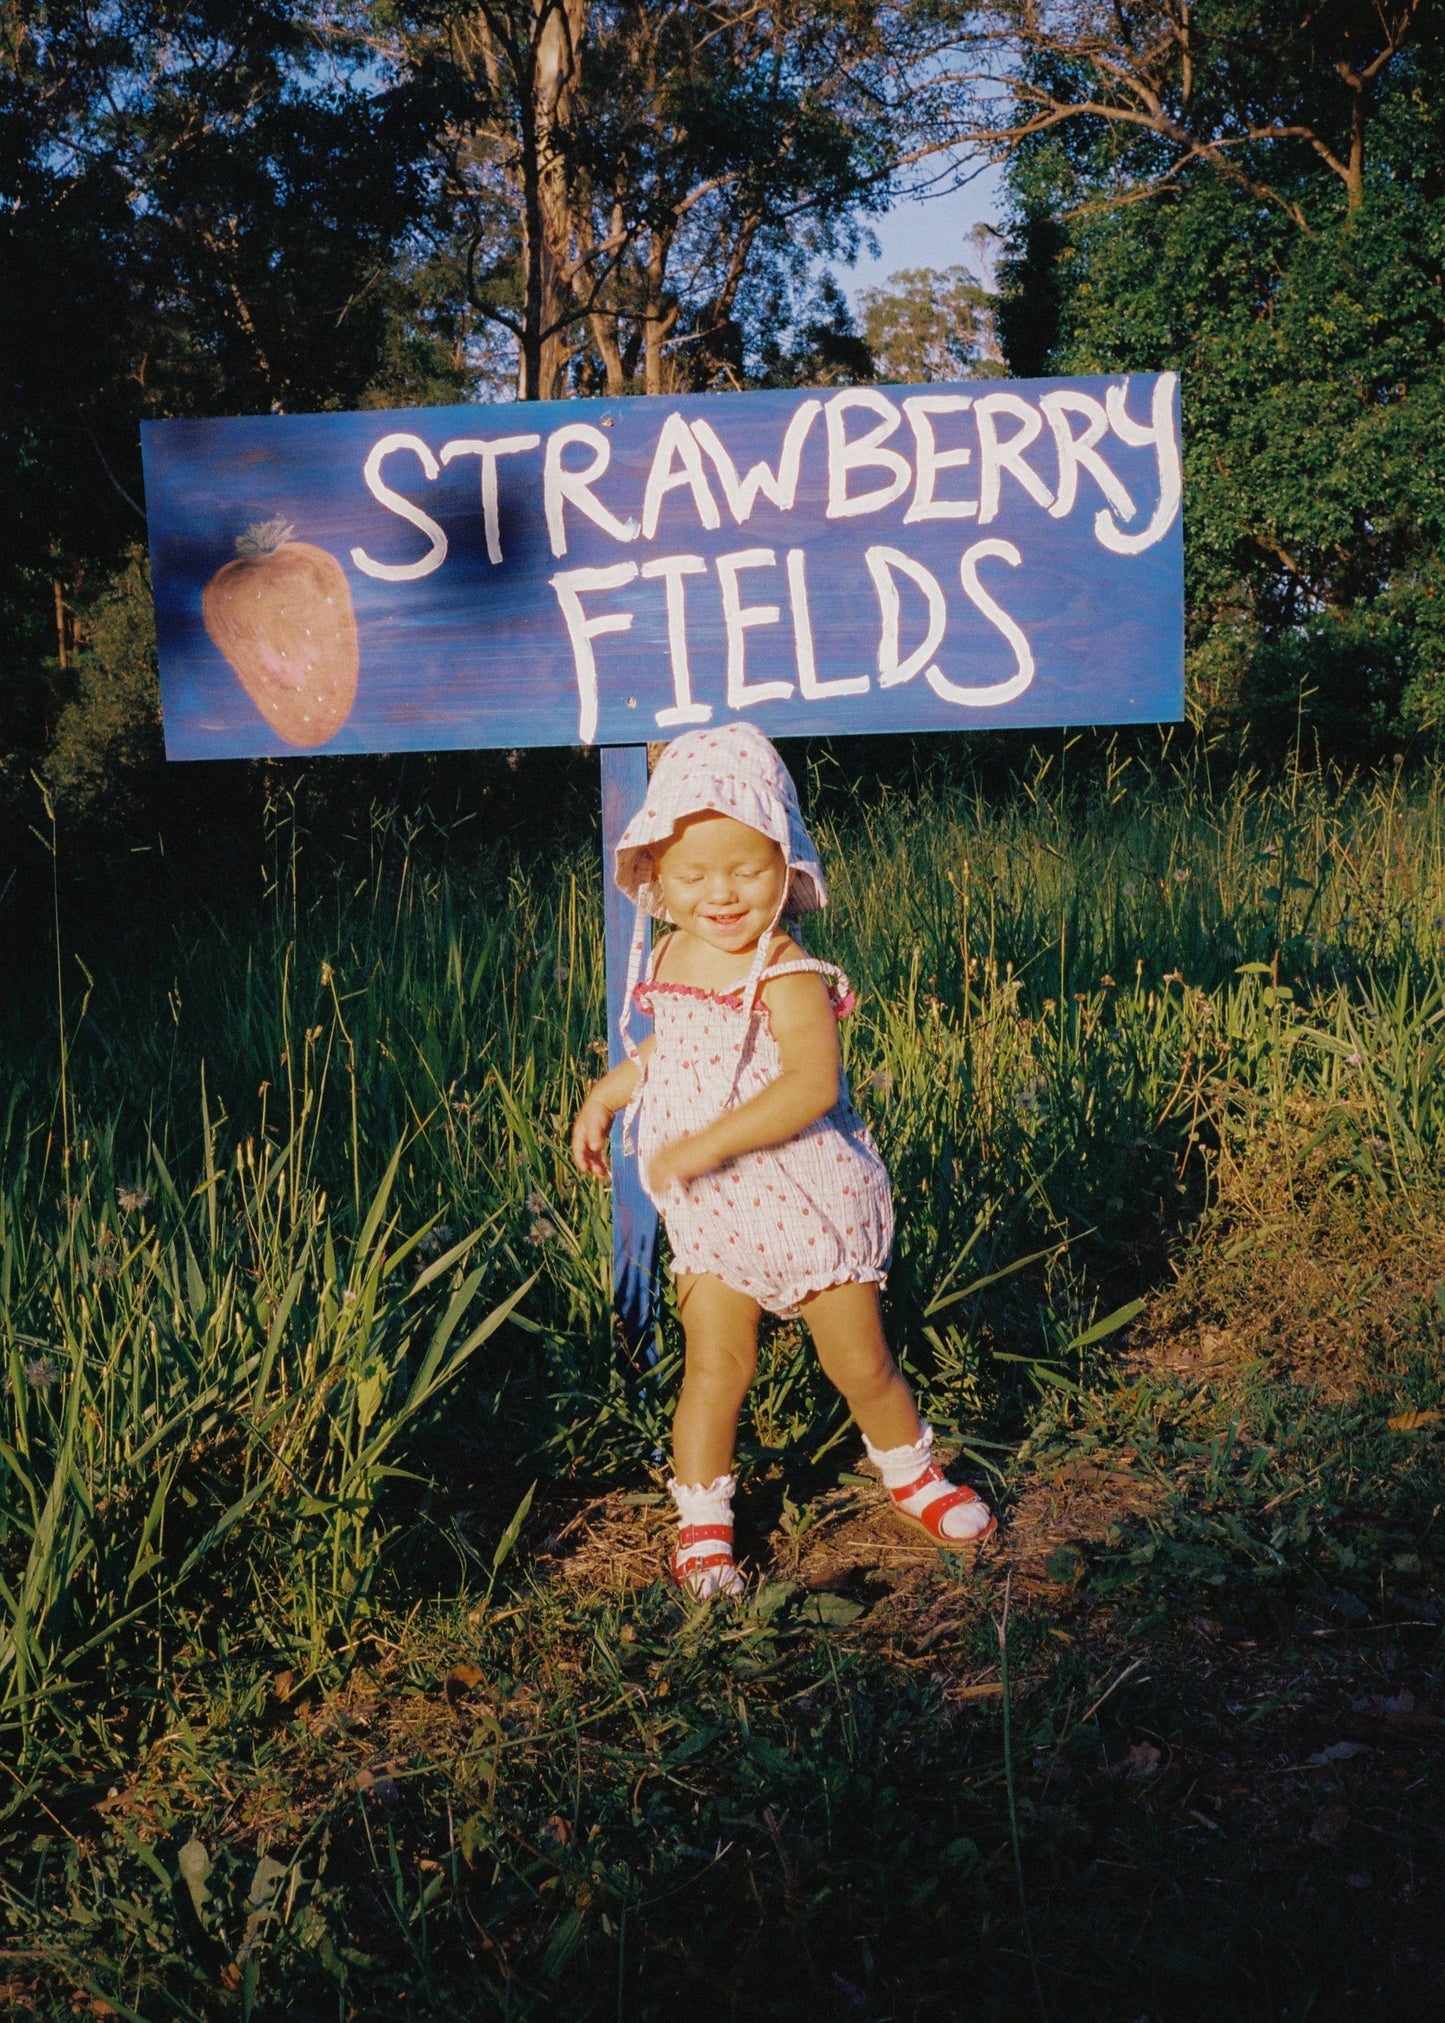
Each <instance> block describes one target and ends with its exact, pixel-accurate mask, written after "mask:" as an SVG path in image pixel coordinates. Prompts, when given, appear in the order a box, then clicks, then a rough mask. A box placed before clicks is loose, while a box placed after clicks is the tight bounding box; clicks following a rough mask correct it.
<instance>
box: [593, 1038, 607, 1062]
mask: <svg viewBox="0 0 1445 2023" xmlns="http://www.w3.org/2000/svg"><path fill="white" fill-rule="evenodd" d="M591 1051H592V1052H593V1053H594V1054H595V1055H596V1057H597V1059H598V1060H599V1061H605V1060H606V1059H607V1042H606V1040H594V1041H593V1042H592V1048H591Z"/></svg>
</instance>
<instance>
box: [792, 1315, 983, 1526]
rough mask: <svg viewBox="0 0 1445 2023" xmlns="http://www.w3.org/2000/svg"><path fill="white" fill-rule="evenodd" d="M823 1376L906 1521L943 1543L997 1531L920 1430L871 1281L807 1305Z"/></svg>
mask: <svg viewBox="0 0 1445 2023" xmlns="http://www.w3.org/2000/svg"><path fill="white" fill-rule="evenodd" d="M803 1317H804V1319H805V1320H806V1321H807V1323H808V1327H809V1330H810V1331H811V1333H812V1337H813V1343H814V1346H815V1347H816V1349H817V1351H818V1361H819V1362H820V1363H821V1364H822V1366H823V1374H824V1375H825V1376H826V1377H827V1378H828V1379H829V1381H830V1382H831V1383H833V1384H836V1385H837V1387H838V1389H839V1390H840V1391H841V1392H842V1393H843V1396H844V1398H845V1399H846V1400H847V1403H848V1409H849V1411H850V1412H851V1413H852V1414H853V1417H854V1419H855V1420H856V1421H857V1423H858V1427H859V1430H860V1431H861V1433H862V1435H863V1444H864V1446H865V1447H866V1448H867V1449H868V1454H869V1458H870V1459H871V1460H872V1461H874V1462H875V1463H876V1464H877V1467H878V1471H879V1473H880V1474H881V1475H882V1477H883V1486H884V1488H885V1489H887V1491H888V1493H889V1494H890V1496H891V1497H892V1498H893V1501H894V1503H895V1504H896V1505H897V1507H898V1508H899V1509H900V1510H901V1511H902V1512H903V1514H904V1516H905V1517H911V1518H912V1519H913V1520H914V1521H915V1522H916V1523H918V1524H921V1525H922V1526H923V1527H924V1529H925V1530H926V1531H928V1532H929V1533H930V1534H931V1535H932V1536H933V1537H934V1538H937V1539H939V1540H941V1541H942V1542H943V1543H944V1544H950V1543H956V1544H960V1545H962V1544H967V1543H969V1542H970V1541H972V1540H975V1539H978V1538H982V1537H984V1536H985V1535H986V1534H987V1533H988V1532H990V1531H992V1530H993V1528H994V1520H993V1517H992V1515H991V1513H990V1512H989V1509H988V1506H987V1505H986V1504H985V1503H983V1502H981V1501H980V1499H979V1498H978V1497H977V1496H975V1495H974V1493H973V1491H972V1490H971V1489H958V1488H955V1487H954V1486H953V1484H952V1483H950V1482H949V1481H948V1480H947V1478H946V1477H945V1476H944V1475H943V1473H942V1471H941V1470H940V1469H939V1468H938V1467H937V1465H936V1464H935V1462H934V1460H933V1456H932V1453H931V1449H932V1446H933V1432H932V1429H931V1428H930V1427H927V1426H923V1425H920V1423H919V1419H918V1408H917V1406H916V1405H915V1404H914V1402H913V1393H912V1391H911V1390H910V1389H909V1387H908V1384H907V1381H906V1379H905V1378H904V1376H903V1374H902V1372H901V1371H900V1370H899V1368H898V1365H897V1364H896V1363H895V1362H894V1360H893V1358H892V1356H891V1355H890V1354H889V1350H888V1341H887V1338H886V1336H885V1335H884V1333H883V1316H882V1313H881V1312H880V1310H879V1306H878V1288H877V1286H876V1285H871V1284H850V1285H835V1286H830V1287H829V1288H828V1290H827V1291H826V1292H820V1293H815V1294H814V1295H813V1297H812V1298H811V1299H810V1300H806V1301H805V1302H804V1304H803Z"/></svg>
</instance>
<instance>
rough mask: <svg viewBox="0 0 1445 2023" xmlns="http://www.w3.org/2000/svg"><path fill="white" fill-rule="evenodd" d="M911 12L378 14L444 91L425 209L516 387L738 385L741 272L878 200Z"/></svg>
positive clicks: (577, 3)
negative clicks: (430, 204)
mask: <svg viewBox="0 0 1445 2023" xmlns="http://www.w3.org/2000/svg"><path fill="white" fill-rule="evenodd" d="M916 11H917V10H914V9H911V8H909V7H908V6H906V5H905V6H902V7H896V8H893V9H891V10H890V9H889V8H887V7H885V6H883V5H880V4H877V0H821V4H818V0H782V4H779V5H774V6H772V7H771V8H764V7H759V6H757V5H756V4H753V0H697V4H682V0H671V4H666V0H665V4H658V0H441V4H439V5H432V4H427V5H424V6H417V5H415V4H412V5H410V6H409V7H408V8H407V9H406V10H405V11H404V12H403V13H402V14H401V15H400V16H399V17H398V22H399V25H398V26H397V28H396V30H395V32H394V34H393V35H392V36H391V39H390V40H389V41H388V40H387V39H386V32H385V24H384V23H383V24H381V25H380V26H378V27H377V28H376V29H375V30H374V31H373V32H374V34H375V35H376V36H377V37H378V38H379V40H378V41H377V45H376V46H377V47H378V48H379V49H385V50H386V51H387V53H388V58H389V60H390V61H392V62H393V63H394V64H395V65H396V66H397V67H398V70H399V71H405V72H406V73H407V74H409V75H411V76H413V77H415V78H416V79H417V80H418V82H419V84H420V85H421V87H422V88H423V89H424V91H425V92H426V93H427V94H428V95H429V97H430V98H431V100H432V101H433V102H434V103H435V104H436V105H437V106H438V107H440V108H442V109H443V110H444V119H443V120H442V123H441V125H440V126H439V129H438V136H439V137H438V148H439V155H440V159H441V161H442V164H443V183H442V190H441V205H440V210H439V225H438V229H439V231H440V233H441V234H442V235H443V236H445V235H446V234H447V233H448V232H450V233H452V234H454V235H455V237H456V239H457V240H458V241H459V242H460V243H462V244H463V245H464V246H465V255H464V258H463V259H462V261H461V265H462V266H463V268H464V270H465V273H466V276H467V285H468V301H469V303H470V306H471V307H472V309H473V310H474V311H475V312H476V313H477V314H478V315H480V316H482V317H485V318H488V319H490V320H492V321H493V322H494V323H496V324H498V325H500V326H501V327H503V328H504V329H506V330H507V331H509V332H510V333H511V335H512V336H513V338H514V339H515V341H516V344H517V349H518V359H519V370H518V389H519V392H520V393H521V395H522V397H523V398H524V399H526V398H538V397H543V396H555V395H556V394H558V393H561V392H562V391H564V390H565V389H566V388H567V387H568V386H579V385H580V386H590V385H594V384H595V385H596V386H597V387H598V388H599V390H601V389H603V388H605V390H606V391H607V392H609V393H614V394H616V393H621V392H623V391H626V390H628V389H630V388H632V387H633V386H634V385H635V386H637V387H638V389H639V390H641V391H646V392H649V393H657V392H661V391H663V390H664V388H665V387H667V386H670V385H671V386H691V387H702V386H708V385H712V384H718V383H721V384H730V383H731V384H737V383H739V379H740V374H741V371H742V355H743V352H744V350H745V349H746V341H747V340H746V337H745V333H744V329H743V324H744V322H745V321H746V317H747V309H748V304H747V300H746V295H747V289H748V287H749V285H753V286H754V287H756V288H758V289H759V290H760V291H761V292H766V290H767V289H768V288H773V289H774V290H775V288H776V283H777V280H778V277H779V275H780V274H782V273H785V272H792V273H793V274H794V275H797V276H801V275H802V273H803V271H804V270H805V268H806V266H807V264H808V261H809V259H810V257H812V256H814V255H816V254H818V253H822V252H832V251H836V250H839V249H840V248H842V249H844V250H849V249H851V246H852V245H853V244H854V243H855V232H856V220H857V219H858V218H859V217H860V216H863V215H866V214H867V213H868V212H869V211H870V210H872V209H877V208H881V206H882V205H883V203H884V202H885V201H886V196H887V191H888V186H889V179H890V177H891V176H892V174H893V172H894V170H895V168H896V167H897V165H898V163H899V161H900V160H902V159H903V158H904V157H905V155H906V152H907V150H906V145H905V129H906V131H907V133H908V134H913V133H915V132H916V127H917V120H916V118H915V117H914V116H913V115H912V114H910V113H908V112H907V111H906V107H907V105H908V92H907V88H906V86H907V78H908V75H909V72H910V68H911V66H913V65H914V64H916V62H917V61H918V60H919V58H920V55H921V53H922V52H923V50H924V48H925V40H926V38H925V37H924V35H923V32H922V30H921V28H920V27H918V26H916V25H915V23H914V14H915V12H916ZM388 18H389V17H388ZM930 32H931V31H930ZM921 102H922V101H921V100H920V103H921ZM930 102H931V101H930ZM901 108H905V110H901ZM499 221H510V223H509V226H508V225H507V224H505V223H504V224H500V225H499Z"/></svg>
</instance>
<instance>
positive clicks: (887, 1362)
mask: <svg viewBox="0 0 1445 2023" xmlns="http://www.w3.org/2000/svg"><path fill="white" fill-rule="evenodd" d="M819 1361H820V1362H821V1363H822V1365H823V1374H824V1375H825V1376H826V1377H827V1379H828V1381H829V1382H830V1383H831V1384H832V1385H833V1386H834V1388H835V1389H836V1390H838V1391H841V1392H842V1394H843V1396H844V1397H845V1398H846V1399H847V1400H848V1403H849V1404H850V1405H861V1406H862V1407H863V1408H864V1410H865V1411H866V1409H867V1407H868V1406H869V1405H870V1404H872V1403H873V1402H874V1401H875V1400H876V1399H879V1398H882V1397H885V1396H886V1395H887V1393H888V1392H889V1391H891V1390H892V1388H893V1386H894V1385H895V1384H896V1383H898V1382H899V1376H898V1368H897V1365H896V1364H895V1363H894V1361H893V1358H892V1356H891V1355H890V1354H889V1353H888V1351H887V1349H886V1348H884V1347H882V1346H881V1345H879V1346H878V1347H876V1348H875V1347H873V1346H871V1345H870V1346H869V1347H868V1348H866V1349H859V1350H852V1351H850V1352H849V1353H847V1354H846V1355H833V1356H829V1357H822V1356H820V1357H819Z"/></svg>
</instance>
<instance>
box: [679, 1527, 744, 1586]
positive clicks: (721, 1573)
mask: <svg viewBox="0 0 1445 2023" xmlns="http://www.w3.org/2000/svg"><path fill="white" fill-rule="evenodd" d="M700 1545H718V1546H721V1547H723V1548H724V1550H722V1551H720V1552H707V1553H701V1554H699V1553H698V1552H697V1551H696V1550H695V1548H696V1547H697V1546H700ZM672 1578H673V1580H674V1581H675V1582H676V1584H677V1586H678V1587H680V1588H682V1589H683V1590H684V1592H685V1593H687V1594H690V1595H691V1596H692V1598H693V1600H694V1601H699V1602H705V1601H711V1600H712V1598H713V1596H714V1595H719V1594H721V1595H727V1596H734V1595H740V1594H741V1593H742V1592H743V1577H742V1575H741V1574H740V1573H739V1572H738V1567H737V1561H736V1560H735V1559H734V1558H733V1528H732V1526H731V1525H730V1524H685V1525H683V1527H682V1529H681V1530H680V1531H679V1532H678V1534H677V1545H676V1548H675V1549H674V1551H673V1555H672Z"/></svg>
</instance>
